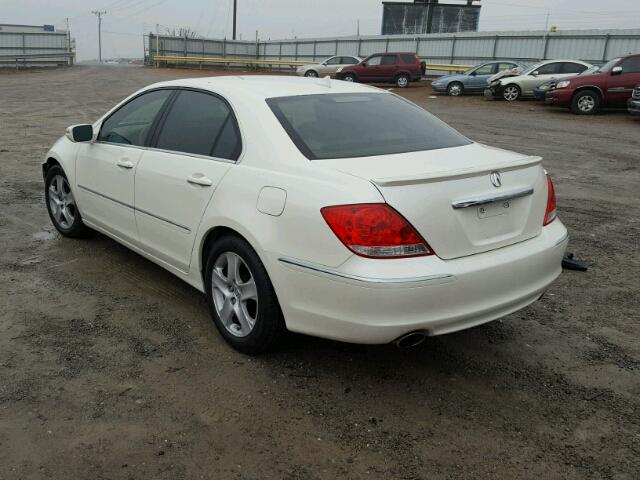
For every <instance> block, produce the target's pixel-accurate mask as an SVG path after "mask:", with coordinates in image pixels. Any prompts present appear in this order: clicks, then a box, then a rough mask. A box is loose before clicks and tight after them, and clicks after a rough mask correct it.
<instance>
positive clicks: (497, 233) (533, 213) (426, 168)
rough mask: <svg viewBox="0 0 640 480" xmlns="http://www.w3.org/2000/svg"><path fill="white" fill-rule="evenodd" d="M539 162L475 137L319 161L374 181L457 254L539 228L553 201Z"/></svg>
mask: <svg viewBox="0 0 640 480" xmlns="http://www.w3.org/2000/svg"><path fill="white" fill-rule="evenodd" d="M540 162H541V158H540V157H531V156H525V155H520V154H516V153H513V152H508V151H505V150H500V149H497V148H491V147H487V146H484V145H481V144H477V143H475V144H471V145H466V146H462V147H455V148H447V149H440V150H431V151H422V152H411V153H403V154H393V155H381V156H376V157H366V158H350V159H339V160H318V161H317V162H314V163H316V164H317V165H321V166H323V167H325V168H333V169H336V170H340V171H342V172H344V173H348V174H350V175H354V176H357V177H360V178H365V179H367V180H369V181H371V182H372V183H373V184H374V185H375V186H376V187H377V188H378V190H379V191H380V193H381V194H382V196H383V197H384V200H385V201H386V202H387V203H388V204H389V205H391V206H392V207H393V208H395V209H396V210H397V211H398V212H400V213H401V214H402V215H403V216H404V217H405V218H406V219H407V220H408V221H409V222H410V223H411V224H412V225H413V226H414V227H415V228H416V229H417V230H418V231H419V232H420V234H421V235H422V236H423V237H424V238H425V239H426V240H427V242H428V243H429V245H431V247H432V248H433V249H434V251H435V253H436V254H437V255H438V256H440V257H441V258H443V259H453V258H457V257H462V256H467V255H473V254H476V253H481V252H486V251H489V250H493V249H496V248H500V247H504V246H507V245H511V244H514V243H517V242H521V241H524V240H527V239H529V238H532V237H535V236H537V235H538V234H539V233H540V231H541V228H542V221H543V217H544V212H545V207H546V177H545V174H544V170H543V169H542V167H541V165H540ZM496 174H497V175H496ZM496 185H497V186H496Z"/></svg>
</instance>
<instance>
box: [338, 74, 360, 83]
mask: <svg viewBox="0 0 640 480" xmlns="http://www.w3.org/2000/svg"><path fill="white" fill-rule="evenodd" d="M342 80H344V81H345V82H357V80H356V76H355V75H354V74H353V73H347V74H346V75H345V76H344V77H342Z"/></svg>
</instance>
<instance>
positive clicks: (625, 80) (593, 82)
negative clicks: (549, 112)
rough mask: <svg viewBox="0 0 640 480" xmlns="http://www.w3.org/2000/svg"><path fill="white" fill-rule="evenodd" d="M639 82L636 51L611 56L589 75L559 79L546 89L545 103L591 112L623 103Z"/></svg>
mask: <svg viewBox="0 0 640 480" xmlns="http://www.w3.org/2000/svg"><path fill="white" fill-rule="evenodd" d="M639 83H640V54H634V55H627V56H625V57H618V58H614V59H613V60H611V61H609V62H607V63H606V64H605V65H603V66H602V67H601V68H600V69H599V70H598V71H597V72H595V73H593V74H591V75H580V76H577V77H571V78H564V79H562V80H559V81H558V82H557V83H556V85H555V87H553V88H552V89H551V90H548V91H547V93H546V98H545V100H546V103H548V104H551V105H559V106H562V107H570V108H571V111H572V112H573V113H576V114H578V115H591V114H593V113H596V112H597V111H598V110H599V109H600V108H601V107H623V106H625V104H626V103H627V100H629V98H631V94H632V93H633V89H634V88H635V87H636V86H637V85H638V84H639Z"/></svg>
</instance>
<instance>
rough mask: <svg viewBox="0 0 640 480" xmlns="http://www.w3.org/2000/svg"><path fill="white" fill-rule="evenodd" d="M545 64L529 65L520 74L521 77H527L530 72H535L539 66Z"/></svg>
mask: <svg viewBox="0 0 640 480" xmlns="http://www.w3.org/2000/svg"><path fill="white" fill-rule="evenodd" d="M546 63H547V62H538V63H535V64H533V65H531V66H530V67H529V68H527V69H526V70H525V71H524V72H522V75H529V74H530V73H531V72H535V71H536V70H537V69H539V68H540V67H541V66H543V65H545V64H546Z"/></svg>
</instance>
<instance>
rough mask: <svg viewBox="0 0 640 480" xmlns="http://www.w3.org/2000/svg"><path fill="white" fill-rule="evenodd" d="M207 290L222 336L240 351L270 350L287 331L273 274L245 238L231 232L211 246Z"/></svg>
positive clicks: (208, 256) (206, 280)
mask: <svg viewBox="0 0 640 480" xmlns="http://www.w3.org/2000/svg"><path fill="white" fill-rule="evenodd" d="M214 276H215V278H214ZM205 292H206V295H207V301H208V303H209V310H210V312H211V317H212V318H213V322H214V323H215V325H216V328H217V329H218V331H219V332H220V335H222V337H223V338H224V339H225V340H226V342H227V343H228V344H229V345H231V346H232V347H233V348H235V349H236V350H238V351H240V352H243V353H247V354H258V353H262V352H265V351H267V350H270V349H272V348H274V347H275V346H276V345H277V344H278V343H279V341H280V340H281V338H282V336H283V334H284V332H285V331H286V329H285V324H284V318H283V316H282V311H281V310H280V304H279V303H278V298H277V297H276V293H275V291H274V289H273V285H272V284H271V280H270V279H269V275H268V274H267V271H266V269H265V268H264V265H263V263H262V261H260V258H259V257H258V255H257V254H256V252H255V251H254V250H253V248H251V245H249V243H247V241H246V240H244V239H243V238H240V237H238V236H233V235H227V236H224V237H222V238H220V239H219V240H217V241H216V242H215V243H214V244H213V245H212V246H211V248H210V249H209V252H208V254H207V259H206V267H205Z"/></svg>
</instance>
